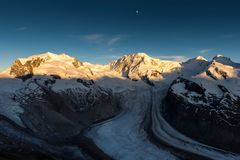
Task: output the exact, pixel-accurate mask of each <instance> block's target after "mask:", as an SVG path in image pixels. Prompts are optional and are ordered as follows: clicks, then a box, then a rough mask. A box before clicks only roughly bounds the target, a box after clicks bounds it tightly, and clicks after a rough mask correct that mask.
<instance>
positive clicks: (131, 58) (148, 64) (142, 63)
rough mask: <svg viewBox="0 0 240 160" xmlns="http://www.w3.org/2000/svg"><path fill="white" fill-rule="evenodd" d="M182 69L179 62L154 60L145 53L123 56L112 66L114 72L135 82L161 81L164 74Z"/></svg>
mask: <svg viewBox="0 0 240 160" xmlns="http://www.w3.org/2000/svg"><path fill="white" fill-rule="evenodd" d="M180 67H181V65H180V63H179V62H175V61H163V60H160V59H157V58H152V57H150V56H148V55H147V54H145V53H135V54H130V55H128V56H123V57H122V58H120V59H118V60H116V61H113V62H112V63H111V64H110V68H111V69H112V70H115V71H117V72H118V73H120V74H122V76H124V77H128V78H130V79H133V80H140V79H144V80H146V79H148V80H159V79H162V78H163V77H162V74H163V73H166V72H172V71H173V70H176V69H177V68H180Z"/></svg>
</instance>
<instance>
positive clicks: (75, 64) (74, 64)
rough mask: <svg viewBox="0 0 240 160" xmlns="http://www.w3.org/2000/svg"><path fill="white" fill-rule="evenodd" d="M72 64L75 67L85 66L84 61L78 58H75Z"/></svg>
mask: <svg viewBox="0 0 240 160" xmlns="http://www.w3.org/2000/svg"><path fill="white" fill-rule="evenodd" d="M72 64H73V66H74V67H75V68H79V67H80V66H83V63H82V62H81V61H79V60H78V59H76V58H74V61H73V62H72Z"/></svg>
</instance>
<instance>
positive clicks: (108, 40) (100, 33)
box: [0, 0, 240, 70]
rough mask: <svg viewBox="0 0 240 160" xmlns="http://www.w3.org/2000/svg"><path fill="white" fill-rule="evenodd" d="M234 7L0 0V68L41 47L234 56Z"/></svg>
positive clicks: (239, 13)
mask: <svg viewBox="0 0 240 160" xmlns="http://www.w3.org/2000/svg"><path fill="white" fill-rule="evenodd" d="M239 8H240V1H238V0H225V1H221V0H145V1H143V0H55V1H54V0H41V1H40V0H36V1H33V0H29V1H27V0H25V1H24V0H1V1H0V59H1V61H0V70H1V69H3V68H6V67H7V66H9V65H10V64H11V62H12V61H13V60H14V59H15V58H17V57H26V56H30V55H32V54H38V53H41V52H47V51H51V52H56V53H59V52H65V53H68V54H69V55H71V56H75V57H77V58H79V59H80V60H82V61H90V62H92V63H107V62H109V61H110V60H111V59H114V58H116V57H118V56H121V55H124V54H129V53H132V52H147V53H148V54H149V55H151V56H153V57H160V58H180V59H181V58H185V57H195V56H198V55H201V56H204V57H206V58H210V57H212V56H214V55H215V54H219V53H221V54H224V55H226V56H230V57H232V59H234V60H236V61H240V55H239V54H240V9H239ZM136 11H139V13H136Z"/></svg>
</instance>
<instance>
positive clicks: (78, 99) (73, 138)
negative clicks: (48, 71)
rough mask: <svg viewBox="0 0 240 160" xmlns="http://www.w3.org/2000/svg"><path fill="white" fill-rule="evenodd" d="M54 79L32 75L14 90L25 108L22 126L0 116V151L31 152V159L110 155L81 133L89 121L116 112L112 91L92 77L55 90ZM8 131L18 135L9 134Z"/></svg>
mask: <svg viewBox="0 0 240 160" xmlns="http://www.w3.org/2000/svg"><path fill="white" fill-rule="evenodd" d="M55 80H56V79H54V78H53V79H48V78H45V79H44V80H41V81H39V80H38V79H34V78H32V79H30V80H28V81H27V82H26V83H28V85H27V86H26V87H24V88H22V89H21V90H19V91H17V92H16V93H15V96H14V97H13V100H14V101H15V102H18V103H19V104H20V106H21V107H22V108H23V109H24V112H23V113H22V114H21V115H20V118H21V120H22V122H23V124H24V126H25V127H22V126H19V125H17V124H15V123H14V122H12V121H11V120H9V119H7V118H6V117H5V119H6V121H3V120H2V119H1V118H0V143H2V142H3V144H1V147H3V148H5V150H1V151H2V152H3V154H1V152H0V155H4V156H5V157H6V158H8V157H10V158H13V159H14V157H19V159H21V156H20V155H25V154H26V155H32V157H33V158H32V157H31V156H29V158H30V159H31V158H32V159H39V157H40V158H41V157H47V158H48V159H51V158H53V159H55V158H60V159H85V158H86V157H88V158H89V159H92V158H93V159H94V158H95V159H96V158H97V159H110V157H108V156H107V155H105V153H103V152H102V151H101V150H100V149H99V148H98V147H97V146H96V145H95V144H94V143H93V142H92V141H91V140H90V139H88V138H87V137H85V136H84V135H83V134H82V133H83V131H84V130H85V129H87V128H88V127H89V126H90V125H91V124H93V123H95V122H97V121H102V120H105V119H107V118H110V117H113V116H115V115H116V114H118V113H119V111H120V109H119V107H118V103H117V100H116V99H115V97H114V95H113V93H112V91H111V90H107V89H104V88H101V87H99V86H97V85H96V84H95V83H94V82H93V81H92V80H89V82H88V83H87V80H81V81H80V80H78V82H79V83H83V85H84V86H85V87H76V88H67V89H64V90H61V91H58V92H57V91H54V90H53V89H52V85H53V84H55ZM53 81H54V83H53ZM9 123H10V124H9ZM8 130H9V131H10V130H12V131H11V132H8ZM2 133H4V134H5V135H2ZM9 133H14V135H15V134H16V135H18V136H13V137H11V134H10V135H9ZM22 137H25V139H24V138H22ZM78 152H80V153H81V154H82V155H81V154H80V155H81V156H79V153H78ZM23 157H24V156H23ZM80 157H81V158H80ZM25 158H26V156H25ZM16 159H18V158H16ZM86 159H87V158H86Z"/></svg>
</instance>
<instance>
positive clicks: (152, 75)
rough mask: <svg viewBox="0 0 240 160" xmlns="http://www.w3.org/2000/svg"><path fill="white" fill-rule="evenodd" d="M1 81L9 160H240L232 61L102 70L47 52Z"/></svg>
mask: <svg viewBox="0 0 240 160" xmlns="http://www.w3.org/2000/svg"><path fill="white" fill-rule="evenodd" d="M0 84H1V85H0V117H1V118H0V144H1V145H0V155H1V157H3V159H33V160H37V159H44V158H45V159H69V160H70V159H71V160H76V159H90V160H91V159H119V160H122V159H123V160H130V159H149V160H155V159H156V160H158V159H162V160H169V159H170V160H177V159H186V160H191V159H214V160H219V159H221V160H237V159H240V150H239V146H240V136H239V135H240V123H239V122H240V90H239V86H240V63H237V62H234V61H232V60H231V59H230V58H228V57H225V56H223V55H216V56H215V57H213V58H212V60H210V61H208V60H206V59H205V58H203V57H201V56H198V57H196V58H193V59H189V60H187V61H186V62H177V61H167V60H161V59H158V58H152V57H150V56H148V55H147V54H146V53H134V54H130V55H125V56H123V57H121V58H119V59H117V60H114V61H112V62H110V63H109V64H106V65H99V64H91V63H88V62H82V61H81V60H78V59H77V58H74V57H71V56H69V55H67V54H64V53H62V54H54V53H50V52H47V53H42V54H38V55H33V56H30V57H27V58H17V59H16V60H15V61H14V62H13V63H12V65H11V66H10V67H9V68H8V69H6V70H5V71H3V72H1V73H0ZM0 159H1V158H0Z"/></svg>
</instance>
